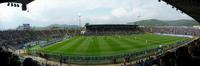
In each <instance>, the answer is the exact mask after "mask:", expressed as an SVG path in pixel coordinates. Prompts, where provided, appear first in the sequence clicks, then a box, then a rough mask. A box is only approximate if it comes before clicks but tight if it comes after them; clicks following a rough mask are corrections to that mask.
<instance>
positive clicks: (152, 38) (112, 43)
mask: <svg viewBox="0 0 200 66" xmlns="http://www.w3.org/2000/svg"><path fill="white" fill-rule="evenodd" d="M186 39H189V38H183V37H175V36H163V35H156V34H134V35H113V36H76V37H73V38H71V39H69V40H65V41H62V42H58V43H56V44H53V45H50V46H47V47H44V48H38V47H35V48H37V49H39V50H43V51H47V52H48V53H53V54H57V53H60V54H64V55H86V56H87V55H89V56H102V55H115V54H120V53H129V52H135V51H141V50H145V49H150V48H156V47H159V45H161V44H162V45H169V44H175V43H176V42H177V41H182V40H186Z"/></svg>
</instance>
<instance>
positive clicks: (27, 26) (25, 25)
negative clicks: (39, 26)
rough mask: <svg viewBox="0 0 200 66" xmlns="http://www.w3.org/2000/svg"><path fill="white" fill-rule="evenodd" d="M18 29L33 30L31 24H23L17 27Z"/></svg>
mask: <svg viewBox="0 0 200 66" xmlns="http://www.w3.org/2000/svg"><path fill="white" fill-rule="evenodd" d="M17 30H31V26H30V24H23V25H22V26H19V27H17Z"/></svg>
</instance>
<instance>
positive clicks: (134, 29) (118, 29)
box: [84, 24, 141, 35]
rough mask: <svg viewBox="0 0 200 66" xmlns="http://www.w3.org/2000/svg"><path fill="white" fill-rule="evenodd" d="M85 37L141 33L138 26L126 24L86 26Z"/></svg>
mask: <svg viewBox="0 0 200 66" xmlns="http://www.w3.org/2000/svg"><path fill="white" fill-rule="evenodd" d="M85 28H86V31H85V33H84V34H85V35H115V34H124V35H127V34H136V33H140V32H141V31H140V29H139V27H138V25H126V24H101V25H99V24H98V25H90V24H86V25H85Z"/></svg>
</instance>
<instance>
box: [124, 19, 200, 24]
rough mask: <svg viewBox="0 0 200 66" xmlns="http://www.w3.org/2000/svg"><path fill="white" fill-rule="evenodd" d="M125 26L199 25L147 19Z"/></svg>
mask: <svg viewBox="0 0 200 66" xmlns="http://www.w3.org/2000/svg"><path fill="white" fill-rule="evenodd" d="M127 24H136V25H141V26H194V25H199V23H198V22H197V21H195V20H186V19H181V20H158V19H149V20H141V21H136V22H129V23H127Z"/></svg>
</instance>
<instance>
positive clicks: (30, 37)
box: [0, 30, 66, 49]
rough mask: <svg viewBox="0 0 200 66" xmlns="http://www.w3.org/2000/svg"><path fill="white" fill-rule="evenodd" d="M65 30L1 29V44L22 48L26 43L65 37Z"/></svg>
mask: <svg viewBox="0 0 200 66" xmlns="http://www.w3.org/2000/svg"><path fill="white" fill-rule="evenodd" d="M64 35H66V31H65V30H42V31H18V30H9V31H0V36H1V37H0V39H1V40H0V42H1V43H0V45H3V46H5V45H6V46H7V45H11V46H12V47H14V48H15V49H18V48H22V47H23V45H24V44H25V43H28V42H31V41H38V40H47V39H49V38H63V36H64Z"/></svg>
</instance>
